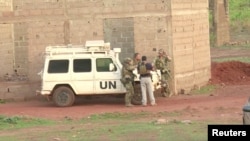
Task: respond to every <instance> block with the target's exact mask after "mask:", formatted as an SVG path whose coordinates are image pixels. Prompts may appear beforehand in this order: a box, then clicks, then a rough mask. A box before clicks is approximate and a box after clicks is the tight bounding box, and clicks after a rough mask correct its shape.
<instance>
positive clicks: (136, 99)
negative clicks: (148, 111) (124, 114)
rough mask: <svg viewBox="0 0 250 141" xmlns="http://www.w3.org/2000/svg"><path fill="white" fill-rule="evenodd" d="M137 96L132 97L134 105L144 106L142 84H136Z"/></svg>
mask: <svg viewBox="0 0 250 141" xmlns="http://www.w3.org/2000/svg"><path fill="white" fill-rule="evenodd" d="M134 91H135V94H134V95H133V97H132V104H134V105H141V104H142V95H141V86H140V83H135V84H134Z"/></svg>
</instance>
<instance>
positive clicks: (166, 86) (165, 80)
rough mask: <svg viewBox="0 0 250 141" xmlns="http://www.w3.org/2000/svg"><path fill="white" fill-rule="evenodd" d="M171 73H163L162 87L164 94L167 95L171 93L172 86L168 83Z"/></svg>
mask: <svg viewBox="0 0 250 141" xmlns="http://www.w3.org/2000/svg"><path fill="white" fill-rule="evenodd" d="M168 80H169V75H168V74H167V73H162V74H161V87H162V96H164V97H166V96H168V95H170V88H169V84H168Z"/></svg>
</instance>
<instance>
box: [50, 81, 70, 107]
mask: <svg viewBox="0 0 250 141" xmlns="http://www.w3.org/2000/svg"><path fill="white" fill-rule="evenodd" d="M53 102H54V103H55V104H56V106H59V107H68V106H72V105H73V103H74V102H75V94H74V92H73V91H72V90H71V89H70V88H69V87H65V86H61V87H58V88H57V89H56V90H55V91H54V93H53Z"/></svg>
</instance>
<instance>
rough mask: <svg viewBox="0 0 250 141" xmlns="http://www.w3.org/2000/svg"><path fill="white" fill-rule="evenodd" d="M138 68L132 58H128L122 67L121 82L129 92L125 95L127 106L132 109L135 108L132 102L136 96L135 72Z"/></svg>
mask: <svg viewBox="0 0 250 141" xmlns="http://www.w3.org/2000/svg"><path fill="white" fill-rule="evenodd" d="M136 67H137V65H133V60H132V59H131V58H126V59H125V60H124V62H123V66H122V72H121V73H122V78H121V82H122V84H123V85H124V87H125V88H126V90H127V92H126V95H125V106H126V107H131V106H134V105H133V104H132V103H131V101H132V97H133V95H134V87H133V84H132V83H133V80H134V77H135V74H133V70H134V69H135V68H136Z"/></svg>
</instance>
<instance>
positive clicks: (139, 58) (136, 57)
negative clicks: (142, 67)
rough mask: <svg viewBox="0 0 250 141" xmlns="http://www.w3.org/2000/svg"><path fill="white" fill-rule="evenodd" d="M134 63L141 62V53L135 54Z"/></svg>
mask: <svg viewBox="0 0 250 141" xmlns="http://www.w3.org/2000/svg"><path fill="white" fill-rule="evenodd" d="M133 61H134V65H138V64H139V63H140V62H141V55H140V53H135V54H134V60H133Z"/></svg>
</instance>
